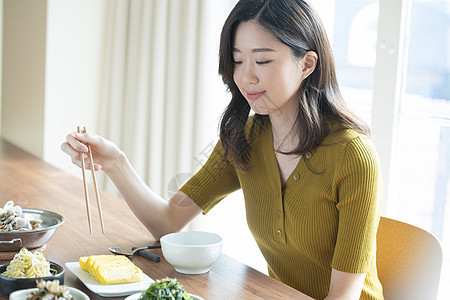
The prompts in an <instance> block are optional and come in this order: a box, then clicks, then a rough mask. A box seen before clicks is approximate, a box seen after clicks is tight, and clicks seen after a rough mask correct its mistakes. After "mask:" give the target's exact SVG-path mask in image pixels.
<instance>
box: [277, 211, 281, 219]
mask: <svg viewBox="0 0 450 300" xmlns="http://www.w3.org/2000/svg"><path fill="white" fill-rule="evenodd" d="M277 217H278V219H281V210H279V211H277Z"/></svg>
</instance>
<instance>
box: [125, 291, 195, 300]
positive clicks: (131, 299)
mask: <svg viewBox="0 0 450 300" xmlns="http://www.w3.org/2000/svg"><path fill="white" fill-rule="evenodd" d="M141 293H142V292H141ZM141 293H136V294H133V295H131V296H128V297H126V298H125V300H137V299H139V297H140V296H141ZM188 295H189V296H191V297H192V299H193V300H203V298H202V297H199V296H196V295H192V294H189V293H188Z"/></svg>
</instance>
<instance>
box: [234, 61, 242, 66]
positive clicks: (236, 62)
mask: <svg viewBox="0 0 450 300" xmlns="http://www.w3.org/2000/svg"><path fill="white" fill-rule="evenodd" d="M233 64H235V65H240V64H242V61H239V60H233Z"/></svg>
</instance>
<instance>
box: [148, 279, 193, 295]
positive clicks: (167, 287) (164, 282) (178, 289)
mask: <svg viewBox="0 0 450 300" xmlns="http://www.w3.org/2000/svg"><path fill="white" fill-rule="evenodd" d="M139 300H192V297H191V296H189V295H188V294H186V292H185V291H184V290H183V285H181V284H180V283H179V282H178V281H177V279H176V278H175V279H172V278H167V277H166V278H164V279H157V280H156V282H154V283H152V284H151V285H150V286H149V287H148V289H147V290H145V291H143V292H142V294H141V296H140V297H139Z"/></svg>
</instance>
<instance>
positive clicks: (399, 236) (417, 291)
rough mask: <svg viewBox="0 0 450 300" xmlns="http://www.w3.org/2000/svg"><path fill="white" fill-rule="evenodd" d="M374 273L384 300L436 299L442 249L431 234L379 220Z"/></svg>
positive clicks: (396, 222) (400, 224) (409, 226)
mask: <svg viewBox="0 0 450 300" xmlns="http://www.w3.org/2000/svg"><path fill="white" fill-rule="evenodd" d="M377 269H378V277H379V279H380V281H381V284H382V285H383V290H384V297H385V299H386V300H415V299H417V300H433V299H437V294H438V288H439V279H440V275H441V269H442V247H441V244H440V242H439V240H438V239H437V238H436V237H435V236H434V235H433V234H431V233H429V232H427V231H425V230H423V229H420V228H418V227H416V226H413V225H410V224H406V223H403V222H400V221H397V220H393V219H389V218H385V217H381V220H380V225H379V227H378V232H377Z"/></svg>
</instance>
